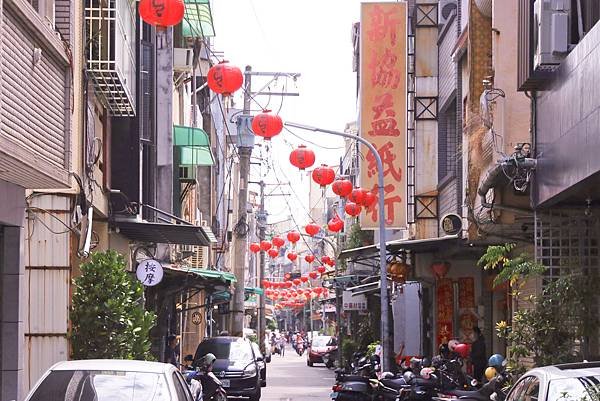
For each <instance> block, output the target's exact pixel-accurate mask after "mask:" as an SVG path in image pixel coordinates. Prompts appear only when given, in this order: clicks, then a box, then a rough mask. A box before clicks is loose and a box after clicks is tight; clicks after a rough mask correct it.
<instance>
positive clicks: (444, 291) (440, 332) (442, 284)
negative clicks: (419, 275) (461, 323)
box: [436, 278, 454, 347]
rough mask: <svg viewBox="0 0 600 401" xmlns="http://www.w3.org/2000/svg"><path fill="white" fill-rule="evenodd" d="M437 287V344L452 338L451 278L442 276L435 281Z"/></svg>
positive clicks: (452, 303) (452, 291)
mask: <svg viewBox="0 0 600 401" xmlns="http://www.w3.org/2000/svg"><path fill="white" fill-rule="evenodd" d="M436 285H437V289H436V294H437V297H436V298H437V319H436V320H437V330H436V333H437V346H438V347H439V346H440V345H441V344H446V343H448V341H450V340H451V339H452V333H453V330H452V329H453V327H452V320H453V318H454V290H453V288H452V279H449V278H442V279H439V280H438V281H437V283H436Z"/></svg>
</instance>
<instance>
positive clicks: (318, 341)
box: [312, 336, 331, 347]
mask: <svg viewBox="0 0 600 401" xmlns="http://www.w3.org/2000/svg"><path fill="white" fill-rule="evenodd" d="M329 340H331V337H324V336H320V337H315V339H314V340H313V342H312V346H313V347H326V346H327V344H328V343H329Z"/></svg>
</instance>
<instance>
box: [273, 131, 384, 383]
mask: <svg viewBox="0 0 600 401" xmlns="http://www.w3.org/2000/svg"><path fill="white" fill-rule="evenodd" d="M285 125H287V126H289V127H294V128H299V129H303V130H307V131H313V132H323V133H326V134H331V135H336V136H341V137H344V138H349V139H354V140H357V141H359V142H360V143H362V144H363V145H365V146H366V147H367V148H369V150H370V151H371V153H372V154H373V156H374V157H375V161H376V163H377V186H378V187H379V188H378V189H379V196H378V201H379V262H380V267H379V268H380V277H381V289H380V295H381V367H382V370H383V371H384V372H385V371H389V370H390V355H391V344H390V336H389V321H388V317H389V302H388V290H387V271H386V255H387V251H386V246H385V237H386V236H385V211H384V206H385V203H384V196H385V193H384V190H383V187H384V182H383V163H382V162H381V157H380V156H379V152H377V149H376V148H375V146H373V144H371V142H369V141H367V140H365V139H364V138H361V137H360V136H358V135H352V134H347V133H345V132H339V131H331V130H327V129H321V128H316V127H311V126H308V125H304V124H296V123H293V122H286V123H285ZM338 313H339V311H338Z"/></svg>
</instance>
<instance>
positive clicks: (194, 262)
mask: <svg viewBox="0 0 600 401" xmlns="http://www.w3.org/2000/svg"><path fill="white" fill-rule="evenodd" d="M192 248H193V252H194V253H193V255H192V257H191V258H190V259H189V263H190V266H192V267H195V268H197V269H206V268H208V247H207V246H194V247H192Z"/></svg>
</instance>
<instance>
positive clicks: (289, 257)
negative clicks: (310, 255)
mask: <svg viewBox="0 0 600 401" xmlns="http://www.w3.org/2000/svg"><path fill="white" fill-rule="evenodd" d="M287 258H288V259H289V260H290V261H292V262H293V261H294V260H296V258H298V255H297V254H295V253H294V252H290V253H288V254H287Z"/></svg>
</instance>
